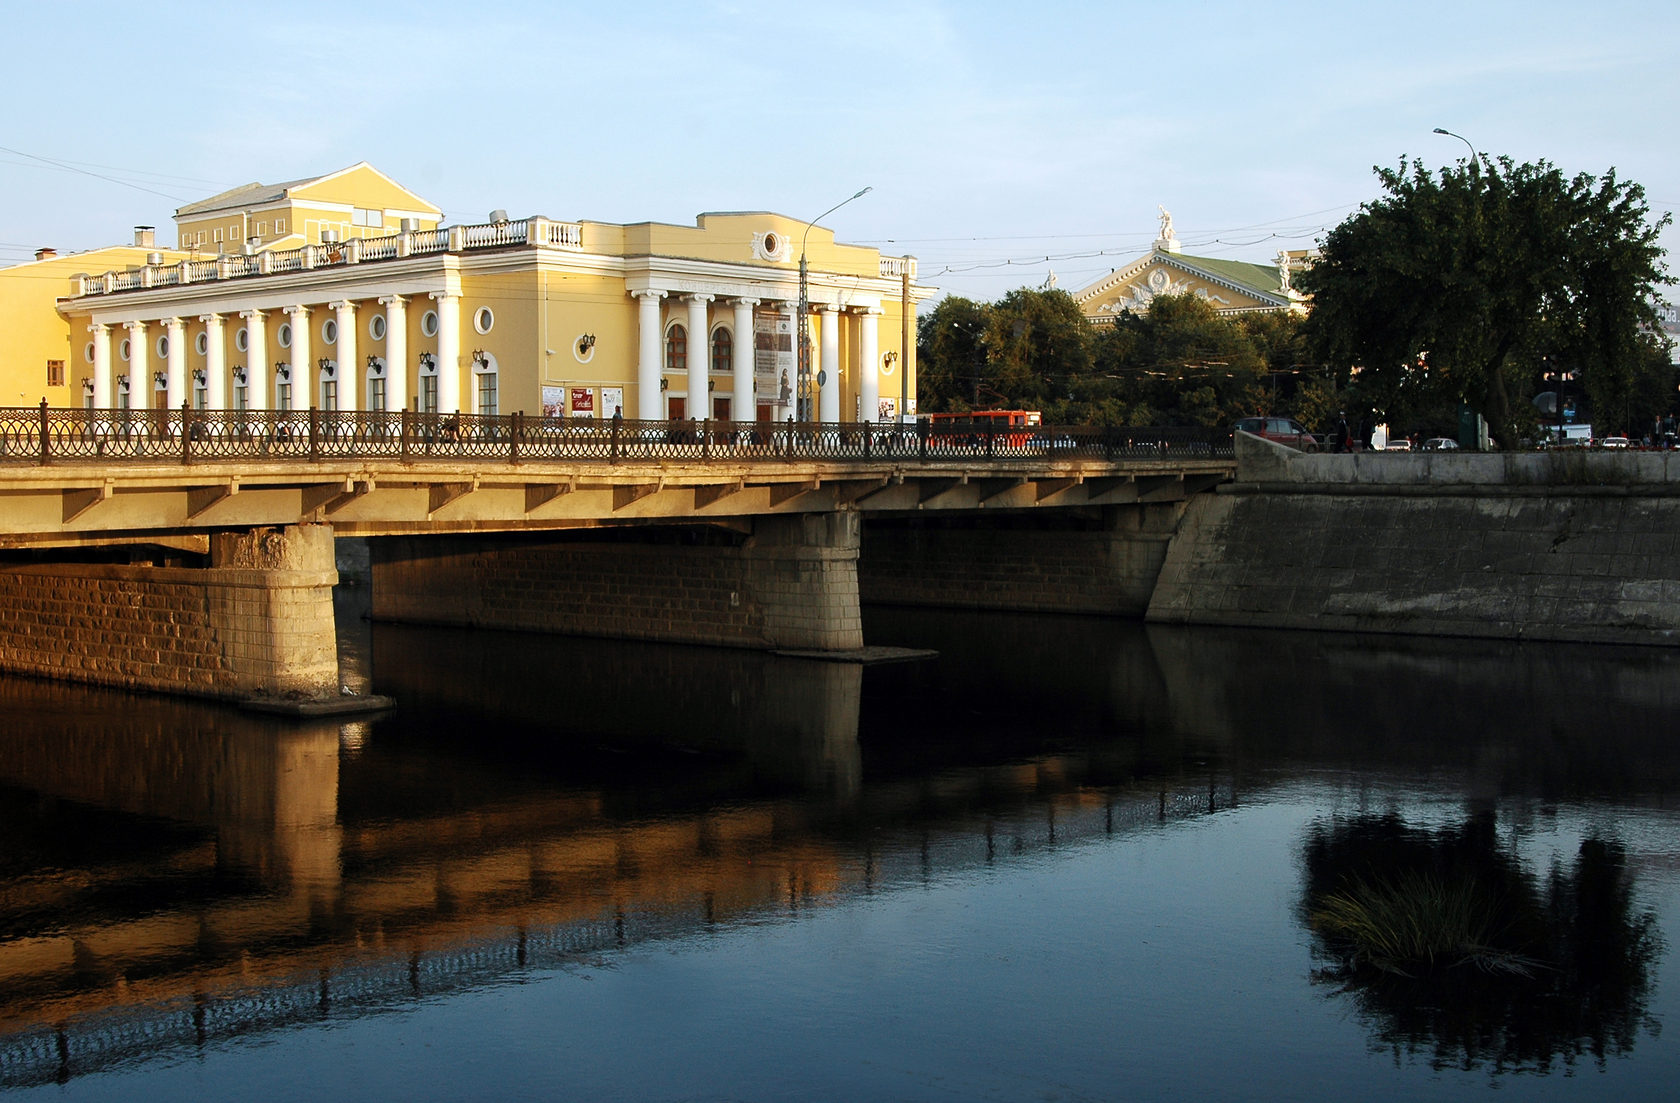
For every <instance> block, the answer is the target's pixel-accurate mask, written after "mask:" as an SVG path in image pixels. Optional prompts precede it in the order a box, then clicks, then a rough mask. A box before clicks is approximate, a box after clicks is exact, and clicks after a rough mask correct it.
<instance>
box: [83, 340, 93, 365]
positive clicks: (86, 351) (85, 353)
mask: <svg viewBox="0 0 1680 1103" xmlns="http://www.w3.org/2000/svg"><path fill="white" fill-rule="evenodd" d="M82 355H83V356H85V357H87V362H88V363H90V364H91V363H93V342H92V341H89V342H88V343H87V348H85V349H83V350H82Z"/></svg>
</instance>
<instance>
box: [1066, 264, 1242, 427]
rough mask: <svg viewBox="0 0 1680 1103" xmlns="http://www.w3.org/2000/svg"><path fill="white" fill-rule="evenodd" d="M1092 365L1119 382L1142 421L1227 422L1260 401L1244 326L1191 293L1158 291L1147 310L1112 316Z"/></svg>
mask: <svg viewBox="0 0 1680 1103" xmlns="http://www.w3.org/2000/svg"><path fill="white" fill-rule="evenodd" d="M1097 359H1098V363H1099V364H1101V365H1102V366H1103V367H1104V369H1105V370H1106V371H1107V372H1108V373H1109V374H1110V375H1112V376H1114V377H1116V378H1118V379H1120V380H1121V381H1122V382H1123V384H1124V385H1123V387H1122V389H1121V392H1120V397H1121V399H1122V400H1123V401H1124V403H1125V404H1126V405H1128V406H1130V407H1132V408H1134V409H1137V410H1144V409H1147V410H1149V411H1150V412H1152V413H1153V414H1154V417H1152V418H1151V419H1150V420H1152V421H1162V422H1165V423H1168V424H1178V425H1208V426H1216V425H1229V424H1231V422H1233V421H1235V420H1236V419H1237V418H1239V417H1241V416H1243V415H1244V414H1247V413H1251V412H1252V411H1253V410H1254V409H1255V408H1256V407H1257V404H1258V403H1259V402H1260V401H1261V398H1262V395H1263V393H1264V392H1263V382H1264V380H1265V379H1266V361H1265V359H1264V357H1263V356H1262V355H1261V351H1260V348H1259V346H1258V345H1257V344H1256V342H1255V340H1254V339H1253V338H1252V337H1251V336H1249V334H1248V333H1247V332H1246V331H1245V330H1244V328H1243V327H1242V326H1241V325H1239V324H1237V323H1236V322H1233V321H1231V320H1230V319H1228V318H1222V317H1220V316H1219V315H1218V314H1216V313H1215V312H1214V309H1213V307H1212V306H1210V305H1209V304H1208V303H1207V302H1205V301H1204V300H1202V299H1198V298H1196V297H1194V296H1191V295H1159V296H1157V297H1156V298H1155V299H1154V300H1152V301H1151V302H1150V304H1149V312H1148V313H1147V314H1138V313H1134V312H1131V311H1127V312H1126V313H1124V314H1122V315H1120V316H1119V317H1118V318H1116V319H1115V322H1114V326H1113V327H1112V328H1111V329H1109V330H1107V331H1105V332H1104V333H1103V335H1102V339H1101V348H1100V350H1099V353H1098V358H1097Z"/></svg>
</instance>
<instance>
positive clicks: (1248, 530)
mask: <svg viewBox="0 0 1680 1103" xmlns="http://www.w3.org/2000/svg"><path fill="white" fill-rule="evenodd" d="M1238 462H1239V471H1238V481H1237V483H1236V484H1234V485H1231V486H1226V487H1221V488H1220V490H1219V492H1218V493H1215V494H1203V495H1200V496H1198V497H1197V498H1196V499H1195V500H1194V501H1193V502H1192V504H1191V506H1190V508H1189V509H1188V510H1187V511H1186V513H1185V516H1184V518H1183V521H1182V522H1181V524H1180V527H1179V531H1178V533H1177V535H1176V536H1175V537H1174V539H1173V542H1172V544H1171V546H1170V549H1169V551H1168V555H1167V559H1166V562H1165V564H1164V565H1163V568H1162V571H1161V576H1160V579H1159V582H1158V584H1157V586H1156V590H1155V594H1154V597H1153V599H1152V600H1151V601H1150V604H1149V611H1148V619H1150V620H1152V621H1157V622H1169V623H1170V622H1178V623H1193V624H1234V625H1237V624H1240V625H1255V626H1265V627H1286V628H1317V629H1352V630H1360V631H1378V632H1402V633H1420V634H1436V635H1455V636H1492V637H1503V638H1513V639H1522V638H1535V639H1554V640H1585V641H1595V642H1622V643H1669V644H1672V643H1680V495H1677V494H1676V493H1675V490H1676V485H1675V484H1669V483H1667V482H1666V475H1667V472H1668V470H1669V468H1670V467H1675V468H1676V472H1677V474H1680V465H1677V464H1676V461H1675V457H1673V456H1671V455H1666V454H1647V455H1621V456H1618V455H1615V454H1602V453H1600V454H1592V453H1559V454H1552V455H1546V454H1535V455H1515V454H1513V455H1466V456H1453V455H1450V454H1449V455H1413V456H1407V455H1393V454H1387V455H1385V454H1382V453H1375V454H1368V455H1354V456H1298V455H1295V454H1293V453H1290V452H1289V450H1287V449H1281V448H1278V447H1277V446H1275V445H1269V444H1266V443H1265V442H1260V441H1255V440H1254V439H1253V438H1245V439H1244V440H1240V441H1239V447H1238Z"/></svg>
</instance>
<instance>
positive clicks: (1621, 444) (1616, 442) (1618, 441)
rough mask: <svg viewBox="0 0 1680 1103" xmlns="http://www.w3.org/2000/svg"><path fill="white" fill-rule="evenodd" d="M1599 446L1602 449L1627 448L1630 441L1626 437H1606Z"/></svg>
mask: <svg viewBox="0 0 1680 1103" xmlns="http://www.w3.org/2000/svg"><path fill="white" fill-rule="evenodd" d="M1598 446H1599V447H1600V448H1626V447H1627V446H1628V439H1627V438H1626V437H1605V438H1604V439H1603V440H1602V441H1600V442H1599V444H1598Z"/></svg>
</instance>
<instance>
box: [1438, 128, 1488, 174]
mask: <svg viewBox="0 0 1680 1103" xmlns="http://www.w3.org/2000/svg"><path fill="white" fill-rule="evenodd" d="M1435 133H1437V134H1445V135H1446V136H1447V137H1449V138H1457V139H1458V140H1459V141H1461V142H1463V143H1464V148H1465V149H1468V150H1469V151H1470V163H1471V164H1472V165H1475V166H1476V167H1477V168H1481V167H1482V157H1481V154H1479V153H1477V152H1476V147H1475V146H1473V145H1471V144H1470V139H1469V138H1466V137H1465V136H1464V135H1462V134H1454V133H1453V132H1452V131H1450V130H1448V129H1447V128H1446V127H1441V126H1438V127H1436V128H1435Z"/></svg>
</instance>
